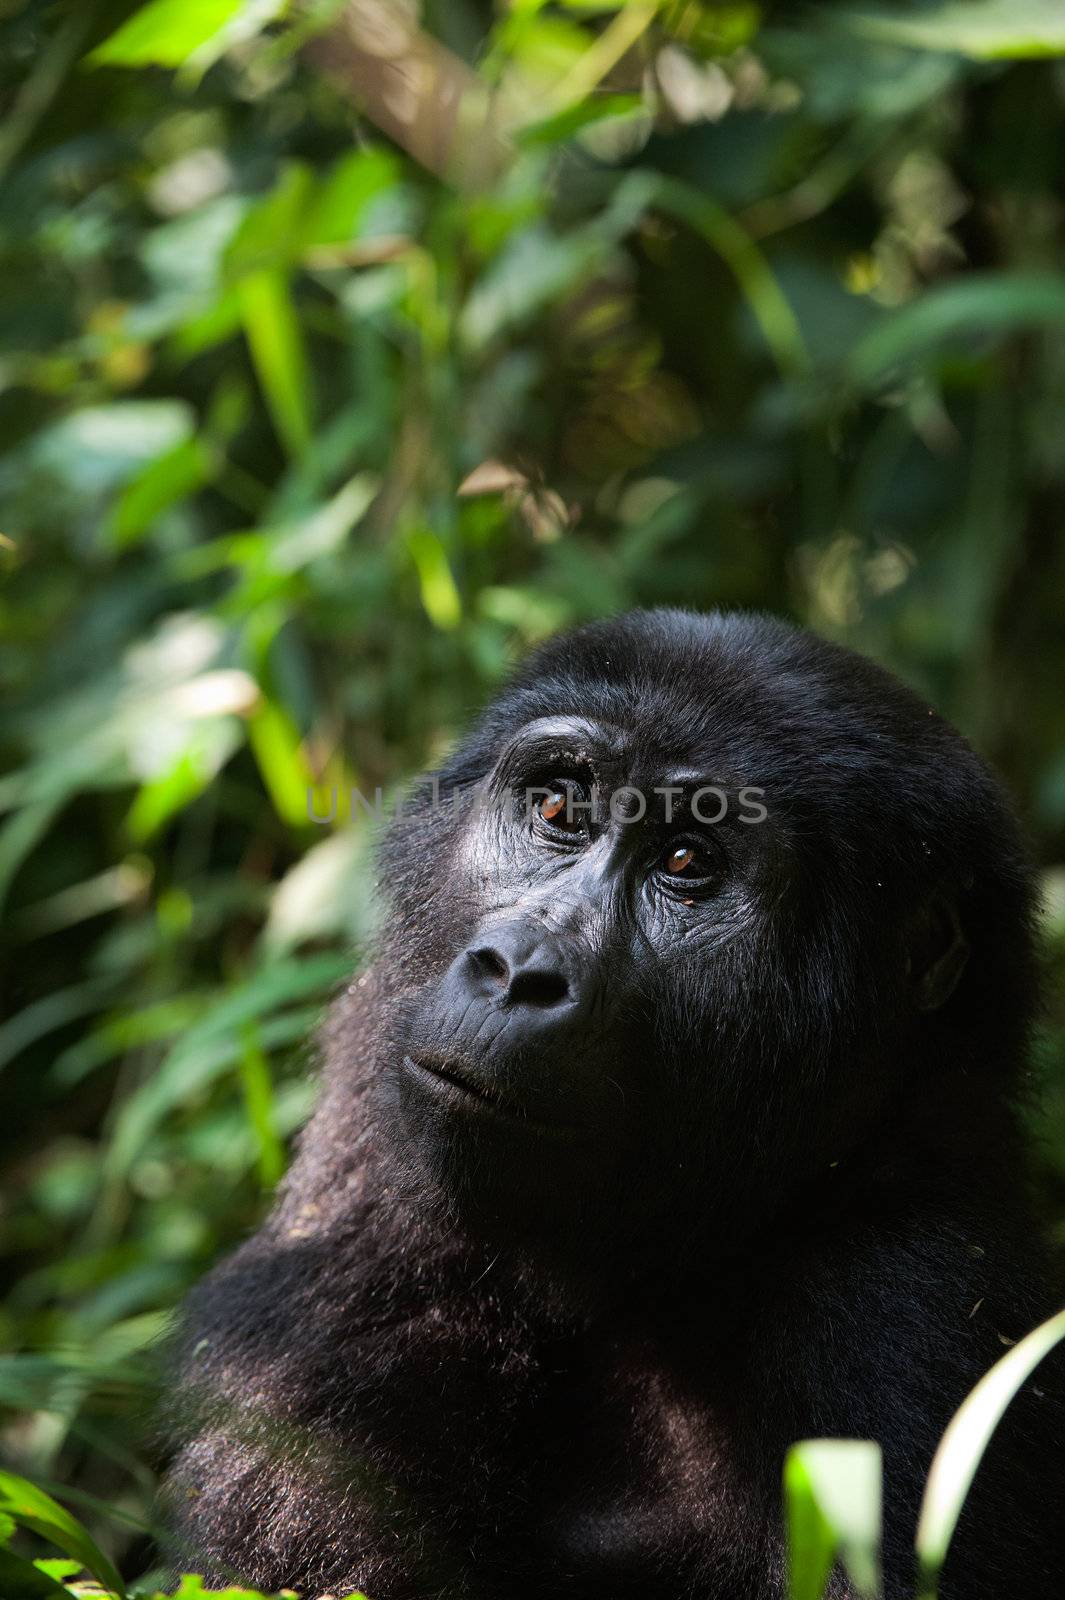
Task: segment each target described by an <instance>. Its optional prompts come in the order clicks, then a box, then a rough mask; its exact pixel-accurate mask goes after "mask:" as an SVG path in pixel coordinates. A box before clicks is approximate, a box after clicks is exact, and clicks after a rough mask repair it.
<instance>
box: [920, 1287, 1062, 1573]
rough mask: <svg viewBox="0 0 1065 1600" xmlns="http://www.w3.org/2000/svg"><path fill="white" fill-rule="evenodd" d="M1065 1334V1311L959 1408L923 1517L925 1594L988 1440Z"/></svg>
mask: <svg viewBox="0 0 1065 1600" xmlns="http://www.w3.org/2000/svg"><path fill="white" fill-rule="evenodd" d="M1062 1339H1065V1311H1059V1312H1058V1314H1057V1315H1056V1316H1054V1317H1050V1318H1049V1319H1048V1321H1046V1322H1043V1323H1040V1325H1039V1327H1038V1328H1033V1330H1032V1332H1031V1333H1030V1334H1028V1335H1027V1337H1026V1338H1024V1339H1022V1340H1021V1342H1020V1344H1017V1345H1014V1347H1013V1349H1012V1350H1008V1351H1007V1352H1006V1354H1005V1355H1004V1356H1003V1357H1002V1358H1001V1360H1000V1361H996V1363H995V1365H994V1366H993V1367H992V1368H991V1371H990V1372H987V1373H985V1374H984V1376H983V1377H982V1378H981V1379H980V1382H979V1383H978V1384H977V1385H976V1388H975V1389H974V1390H973V1391H972V1393H971V1394H970V1395H969V1396H968V1398H967V1399H966V1400H965V1401H963V1403H962V1405H961V1406H960V1407H959V1408H958V1410H957V1411H956V1412H955V1414H954V1416H953V1418H952V1419H951V1422H950V1424H949V1426H948V1427H947V1431H946V1433H944V1435H943V1437H942V1439H941V1440H940V1442H939V1449H938V1450H937V1451H936V1453H935V1456H934V1458H933V1461H932V1469H931V1471H930V1472H929V1474H928V1483H927V1485H926V1487H925V1492H924V1500H923V1502H922V1505H921V1515H920V1518H919V1520H918V1523H917V1556H918V1559H919V1561H920V1564H921V1577H922V1590H921V1593H922V1595H932V1594H934V1592H935V1583H936V1578H937V1576H938V1574H939V1571H940V1569H941V1568H942V1566H943V1562H944V1561H945V1559H946V1555H947V1550H948V1548H949V1546H950V1541H951V1539H952V1538H953V1536H954V1529H955V1528H956V1526H957V1523H958V1517H959V1516H960V1514H961V1508H962V1506H963V1505H964V1503H965V1497H966V1495H967V1494H968V1493H969V1489H970V1486H971V1485H972V1481H973V1478H974V1476H975V1475H976V1469H977V1467H978V1466H979V1464H980V1460H981V1458H982V1456H983V1454H984V1451H985V1450H986V1449H987V1445H988V1441H989V1440H990V1438H991V1435H992V1434H993V1433H994V1431H995V1429H996V1428H997V1427H998V1424H999V1422H1000V1421H1001V1420H1002V1416H1003V1414H1004V1412H1005V1410H1006V1407H1007V1406H1008V1405H1009V1403H1010V1401H1011V1400H1012V1399H1013V1397H1014V1395H1015V1394H1016V1393H1017V1391H1018V1390H1019V1389H1020V1388H1021V1387H1022V1386H1023V1385H1024V1383H1025V1382H1026V1381H1027V1380H1028V1378H1029V1377H1030V1376H1031V1374H1032V1372H1033V1371H1034V1370H1035V1368H1036V1367H1037V1366H1038V1365H1039V1363H1040V1361H1042V1359H1043V1357H1044V1356H1045V1355H1048V1354H1049V1353H1050V1351H1051V1350H1052V1349H1053V1348H1054V1346H1055V1345H1056V1344H1059V1343H1060V1342H1061V1340H1062Z"/></svg>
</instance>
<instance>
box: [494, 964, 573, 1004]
mask: <svg viewBox="0 0 1065 1600" xmlns="http://www.w3.org/2000/svg"><path fill="white" fill-rule="evenodd" d="M568 994H569V984H568V983H567V982H566V980H565V978H564V977H563V976H562V974H561V972H536V971H531V972H518V973H516V974H515V976H514V978H513V980H512V982H511V985H510V988H509V989H508V990H507V1000H508V1001H509V1003H510V1004H511V1005H526V1006H556V1005H559V1004H560V1003H561V1001H563V1000H565V999H566V997H567V996H568Z"/></svg>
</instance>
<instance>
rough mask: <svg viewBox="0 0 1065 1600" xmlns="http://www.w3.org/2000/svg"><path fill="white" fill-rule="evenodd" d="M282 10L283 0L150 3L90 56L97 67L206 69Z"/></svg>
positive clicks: (164, 0)
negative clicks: (186, 65) (182, 67)
mask: <svg viewBox="0 0 1065 1600" xmlns="http://www.w3.org/2000/svg"><path fill="white" fill-rule="evenodd" d="M283 9H284V0H195V4H192V5H190V4H189V0H151V3H150V4H149V5H146V6H142V7H141V9H140V10H139V11H135V12H134V13H133V15H132V16H131V17H128V18H127V19H126V21H125V22H124V23H123V24H122V26H121V27H120V28H118V29H116V31H115V32H114V33H112V34H111V35H110V36H109V37H108V38H106V39H105V40H104V41H103V43H102V44H100V45H97V47H96V49H95V50H93V51H92V53H91V54H90V55H89V57H88V60H89V61H90V62H91V63H92V65H94V66H101V67H146V66H157V67H180V66H183V65H184V64H185V63H186V62H190V63H191V64H192V65H193V66H195V67H197V68H198V69H200V70H201V71H202V70H205V69H206V68H207V67H208V66H210V65H211V63H212V62H213V61H215V60H217V59H218V57H219V56H220V55H222V54H223V52H224V51H226V50H227V49H229V48H230V46H231V45H233V44H235V43H237V42H238V41H239V40H243V39H246V38H248V37H251V36H253V35H254V34H255V33H258V32H259V30H260V29H261V28H264V27H265V26H266V24H267V23H268V22H271V21H273V19H274V18H275V17H276V16H278V15H279V14H280V13H281V11H282V10H283Z"/></svg>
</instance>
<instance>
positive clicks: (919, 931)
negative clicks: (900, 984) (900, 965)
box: [906, 892, 969, 1011]
mask: <svg viewBox="0 0 1065 1600" xmlns="http://www.w3.org/2000/svg"><path fill="white" fill-rule="evenodd" d="M968 959H969V941H968V939H967V938H966V937H965V933H964V931H963V929H962V925H961V919H960V918H959V916H958V908H957V906H956V905H955V904H954V901H953V900H952V899H951V898H950V897H949V896H948V895H946V894H943V893H938V892H937V893H936V894H934V895H932V896H931V898H930V899H929V900H928V901H927V902H926V903H925V905H924V906H923V907H922V909H921V911H920V912H919V913H918V915H917V916H916V917H915V918H914V920H913V922H912V923H911V924H910V928H909V930H908V934H907V939H906V976H907V978H908V979H909V982H910V987H911V991H912V994H913V999H914V1004H915V1005H916V1007H917V1009H918V1011H936V1010H938V1008H939V1007H940V1006H941V1005H944V1004H945V1003H946V1001H948V1000H949V999H950V997H951V995H952V994H953V993H954V990H955V989H956V988H957V986H958V980H959V979H960V978H961V975H962V973H963V972H964V970H965V963H966V962H967V961H968Z"/></svg>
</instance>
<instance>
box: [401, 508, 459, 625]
mask: <svg viewBox="0 0 1065 1600" xmlns="http://www.w3.org/2000/svg"><path fill="white" fill-rule="evenodd" d="M407 548H408V549H409V550H410V553H411V555H412V557H413V558H414V565H415V566H416V567H417V569H418V583H419V586H420V588H421V594H422V605H423V606H424V607H425V611H426V615H427V616H428V618H429V620H430V622H433V623H435V625H436V626H437V627H438V628H441V629H443V630H444V631H445V632H447V631H449V630H450V629H452V628H457V627H458V625H459V623H460V621H461V620H462V601H461V600H460V598H459V592H458V589H457V588H456V587H455V579H454V578H453V577H452V574H451V568H450V567H449V566H448V561H447V555H446V554H445V552H444V547H443V545H442V544H441V542H440V540H439V539H438V538H437V536H436V534H435V533H433V532H432V530H431V529H429V528H415V529H413V530H412V531H411V532H410V533H409V534H408V535H407Z"/></svg>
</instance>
